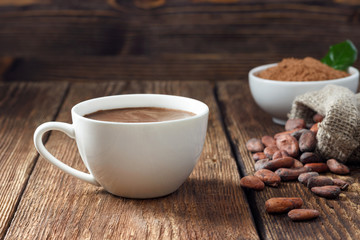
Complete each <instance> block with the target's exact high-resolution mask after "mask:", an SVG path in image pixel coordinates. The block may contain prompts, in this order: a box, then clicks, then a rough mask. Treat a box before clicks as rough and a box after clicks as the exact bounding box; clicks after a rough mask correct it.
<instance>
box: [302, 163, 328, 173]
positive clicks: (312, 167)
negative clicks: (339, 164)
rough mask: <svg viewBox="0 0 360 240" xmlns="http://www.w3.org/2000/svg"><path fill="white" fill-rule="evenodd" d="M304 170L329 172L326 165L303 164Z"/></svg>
mask: <svg viewBox="0 0 360 240" xmlns="http://www.w3.org/2000/svg"><path fill="white" fill-rule="evenodd" d="M304 167H306V168H308V169H309V170H308V171H309V172H318V173H321V172H327V171H328V170H329V168H328V166H327V165H326V163H307V164H305V166H304Z"/></svg>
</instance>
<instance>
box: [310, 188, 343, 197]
mask: <svg viewBox="0 0 360 240" xmlns="http://www.w3.org/2000/svg"><path fill="white" fill-rule="evenodd" d="M311 191H312V192H313V193H315V194H316V195H318V196H320V197H324V198H328V199H334V198H337V197H338V196H339V194H340V192H341V190H340V187H338V186H322V187H313V188H311Z"/></svg>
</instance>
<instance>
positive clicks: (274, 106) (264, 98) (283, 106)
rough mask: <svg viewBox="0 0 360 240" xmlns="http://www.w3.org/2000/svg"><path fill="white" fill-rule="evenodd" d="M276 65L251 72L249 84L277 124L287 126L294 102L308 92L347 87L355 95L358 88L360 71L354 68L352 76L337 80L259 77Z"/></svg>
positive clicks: (253, 94) (258, 101) (259, 103)
mask: <svg viewBox="0 0 360 240" xmlns="http://www.w3.org/2000/svg"><path fill="white" fill-rule="evenodd" d="M276 65H277V63H273V64H267V65H263V66H259V67H256V68H253V69H252V70H251V71H250V72H249V84H250V91H251V94H252V96H253V98H254V100H255V102H256V103H257V104H258V105H259V107H260V108H261V109H262V110H264V111H265V112H267V113H269V114H270V115H271V116H272V117H273V121H274V122H275V123H277V124H282V125H284V124H285V122H286V120H287V114H288V113H289V112H290V110H291V105H292V102H293V100H294V99H295V97H296V96H298V95H301V94H304V93H306V92H308V91H315V90H320V89H322V88H323V87H324V86H326V85H327V84H335V85H340V86H343V87H347V88H349V89H350V90H351V91H353V92H354V93H355V92H356V91H357V88H358V84H359V71H358V70H357V69H356V68H354V67H350V68H349V73H350V76H348V77H345V78H339V79H335V80H324V81H308V82H291V81H275V80H267V79H263V78H259V77H257V75H258V74H259V73H260V72H261V71H263V70H265V69H267V68H269V67H273V66H276Z"/></svg>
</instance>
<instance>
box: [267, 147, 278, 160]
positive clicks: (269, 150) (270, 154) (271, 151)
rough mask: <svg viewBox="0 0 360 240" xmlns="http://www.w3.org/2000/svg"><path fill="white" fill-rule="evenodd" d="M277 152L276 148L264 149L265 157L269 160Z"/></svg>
mask: <svg viewBox="0 0 360 240" xmlns="http://www.w3.org/2000/svg"><path fill="white" fill-rule="evenodd" d="M277 151H279V149H278V148H277V146H269V147H266V148H265V149H264V153H265V155H266V156H267V157H268V158H270V159H272V158H273V155H274V153H275V152H277Z"/></svg>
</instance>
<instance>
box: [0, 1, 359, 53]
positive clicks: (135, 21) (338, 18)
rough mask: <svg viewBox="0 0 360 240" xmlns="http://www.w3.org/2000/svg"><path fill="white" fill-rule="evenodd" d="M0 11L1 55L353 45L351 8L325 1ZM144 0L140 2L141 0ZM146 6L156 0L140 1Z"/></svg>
mask: <svg viewBox="0 0 360 240" xmlns="http://www.w3.org/2000/svg"><path fill="white" fill-rule="evenodd" d="M35 2H36V1H34V4H31V6H29V7H28V8H26V10H24V8H22V7H19V8H15V7H11V8H9V7H3V8H0V22H1V25H0V36H1V38H0V52H1V54H2V55H9V56H14V57H27V56H31V57H35V56H58V55H61V56H63V55H67V56H73V55H97V56H102V55H119V54H126V55H127V54H129V55H157V54H159V53H169V52H170V53H221V54H225V53H233V52H238V53H241V52H248V51H255V52H263V51H269V52H278V51H279V52H288V51H290V53H289V52H288V54H290V56H296V55H294V54H291V53H292V51H294V52H300V53H301V51H303V50H304V49H308V48H312V49H314V50H315V51H320V49H322V46H326V48H327V46H329V45H330V44H334V43H336V42H339V41H342V40H344V39H346V38H349V39H352V40H353V41H355V44H359V42H358V40H357V39H359V32H360V31H359V28H360V24H359V21H358V17H357V16H358V11H359V9H358V7H356V6H353V5H351V4H348V3H346V2H343V3H334V2H332V1H328V2H321V3H318V4H317V3H313V2H309V1H291V2H290V3H281V4H279V3H278V2H276V1H263V0H258V1H245V2H244V1H239V2H237V3H227V4H213V3H211V2H210V3H206V2H203V3H193V2H189V1H187V0H180V1H168V2H166V3H165V4H163V6H161V7H160V8H155V9H152V10H142V9H139V8H138V7H136V5H137V3H139V2H143V1H135V3H134V2H130V1H96V0H93V1H86V2H83V3H81V2H77V3H76V5H74V3H73V2H72V1H60V2H59V1H52V2H51V3H49V4H36V3H35ZM144 2H145V1H144ZM146 2H147V3H148V4H149V5H152V4H155V5H156V4H159V3H160V4H161V3H164V2H163V1H158V0H157V1H146Z"/></svg>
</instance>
